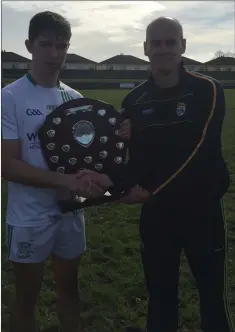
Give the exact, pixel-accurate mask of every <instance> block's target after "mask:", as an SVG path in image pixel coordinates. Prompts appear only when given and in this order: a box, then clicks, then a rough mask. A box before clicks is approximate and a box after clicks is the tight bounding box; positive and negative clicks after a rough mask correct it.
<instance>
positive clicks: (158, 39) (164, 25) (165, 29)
mask: <svg viewBox="0 0 235 332" xmlns="http://www.w3.org/2000/svg"><path fill="white" fill-rule="evenodd" d="M185 48H186V41H185V39H183V37H182V35H181V31H180V29H178V28H177V26H176V25H175V24H172V23H168V22H156V23H155V24H153V26H152V27H151V28H150V30H149V32H148V35H147V40H146V42H145V43H144V51H145V55H146V56H148V58H149V61H150V64H151V68H152V70H160V71H165V72H171V71H172V70H174V69H175V68H176V67H178V65H179V63H180V62H181V56H182V54H183V53H184V52H185Z"/></svg>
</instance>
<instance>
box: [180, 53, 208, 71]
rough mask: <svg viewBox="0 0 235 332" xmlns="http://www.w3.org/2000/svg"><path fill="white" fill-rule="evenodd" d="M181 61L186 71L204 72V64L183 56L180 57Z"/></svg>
mask: <svg viewBox="0 0 235 332" xmlns="http://www.w3.org/2000/svg"><path fill="white" fill-rule="evenodd" d="M182 60H183V63H184V67H185V69H187V70H188V71H195V72H199V71H204V64H203V63H202V62H199V61H196V60H193V59H190V58H187V57H185V56H183V57H182Z"/></svg>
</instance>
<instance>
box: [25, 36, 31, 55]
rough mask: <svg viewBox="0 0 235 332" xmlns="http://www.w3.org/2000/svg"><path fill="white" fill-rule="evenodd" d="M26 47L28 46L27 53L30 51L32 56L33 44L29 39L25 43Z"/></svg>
mask: <svg viewBox="0 0 235 332" xmlns="http://www.w3.org/2000/svg"><path fill="white" fill-rule="evenodd" d="M25 46H26V48H27V51H28V52H29V53H30V54H32V43H31V41H29V40H28V39H26V41H25Z"/></svg>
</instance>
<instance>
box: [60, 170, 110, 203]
mask: <svg viewBox="0 0 235 332" xmlns="http://www.w3.org/2000/svg"><path fill="white" fill-rule="evenodd" d="M59 181H60V188H61V189H62V190H63V189H64V190H65V191H66V192H70V193H71V194H73V193H74V194H78V195H79V196H81V197H84V198H89V197H100V196H102V195H104V193H105V191H106V190H104V189H103V187H102V186H100V185H99V184H97V183H95V181H92V180H91V177H90V176H89V175H87V174H85V173H84V174H82V175H81V174H80V172H79V173H77V174H63V175H62V176H61V177H60V179H59Z"/></svg>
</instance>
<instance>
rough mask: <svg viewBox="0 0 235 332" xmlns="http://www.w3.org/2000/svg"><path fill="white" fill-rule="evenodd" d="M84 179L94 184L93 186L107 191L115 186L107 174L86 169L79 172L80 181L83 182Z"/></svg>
mask: <svg viewBox="0 0 235 332" xmlns="http://www.w3.org/2000/svg"><path fill="white" fill-rule="evenodd" d="M84 177H85V178H86V179H89V181H90V182H91V183H92V186H98V187H99V188H101V189H102V190H105V191H106V190H107V189H108V188H110V187H112V186H113V183H112V181H111V180H110V178H109V177H108V176H107V175H106V174H101V173H97V172H94V171H91V170H88V169H84V170H81V171H79V173H78V174H77V178H78V179H79V180H82V179H83V178H84Z"/></svg>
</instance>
